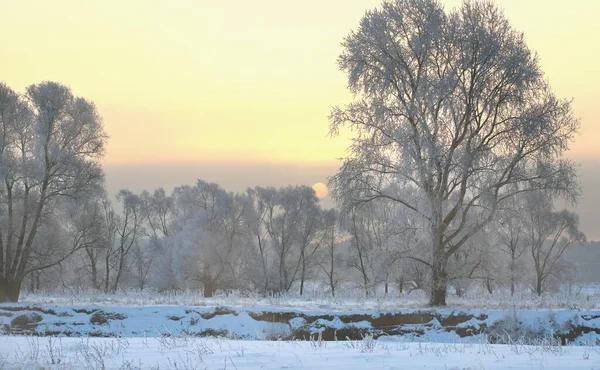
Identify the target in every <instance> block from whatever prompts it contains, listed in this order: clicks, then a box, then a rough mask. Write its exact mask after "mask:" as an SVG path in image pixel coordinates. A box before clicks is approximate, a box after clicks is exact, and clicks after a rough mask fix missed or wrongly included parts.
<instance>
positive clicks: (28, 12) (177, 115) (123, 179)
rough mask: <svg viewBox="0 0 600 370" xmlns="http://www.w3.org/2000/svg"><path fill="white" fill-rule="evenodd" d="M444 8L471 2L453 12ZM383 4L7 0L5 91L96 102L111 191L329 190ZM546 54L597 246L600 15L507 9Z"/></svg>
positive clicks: (1, 58) (593, 9)
mask: <svg viewBox="0 0 600 370" xmlns="http://www.w3.org/2000/svg"><path fill="white" fill-rule="evenodd" d="M442 2H443V3H444V4H445V5H446V7H447V8H451V7H454V6H456V5H458V4H460V1H458V0H445V1H442ZM380 3H381V1H379V0H327V1H322V0H321V1H317V0H306V1H301V2H289V1H281V0H254V1H243V0H230V1H226V2H223V1H207V0H196V1H193V0H173V1H155V0H147V1H141V0H128V1H123V0H105V1H87V0H84V1H82V0H55V1H52V2H48V1H45V0H21V1H11V0H0V14H2V15H3V16H2V21H1V22H0V48H1V49H0V81H3V82H5V83H7V84H8V85H9V86H11V87H12V88H13V89H15V90H17V91H24V89H25V87H26V86H28V85H29V84H32V83H37V82H41V81H44V80H54V81H59V82H62V83H64V84H66V85H68V86H70V87H71V89H72V90H73V92H74V93H75V94H76V95H78V96H83V97H85V98H87V99H90V100H92V101H94V102H95V104H96V105H97V108H98V111H99V113H100V115H101V116H102V117H103V119H104V125H105V129H106V131H107V133H108V134H109V135H110V139H109V141H108V146H107V154H106V157H105V159H104V161H103V165H104V168H105V172H106V180H107V187H108V189H109V192H111V193H113V194H114V193H115V192H116V191H117V190H118V189H120V188H130V189H131V190H133V191H141V190H143V189H149V190H151V189H155V188H157V187H160V186H163V187H165V188H166V189H167V190H170V189H172V188H173V187H174V186H178V185H182V184H191V183H193V182H194V181H195V179H197V178H201V179H203V180H206V181H213V182H217V183H219V184H220V185H222V186H223V187H225V188H226V189H229V190H234V191H240V190H243V189H245V188H246V187H247V186H255V185H271V186H284V185H288V184H306V185H312V184H314V183H317V182H326V181H327V177H328V176H330V175H333V174H334V173H335V172H336V170H337V168H338V167H339V162H338V161H337V160H336V159H337V158H340V157H343V156H344V155H345V149H346V147H347V146H348V144H349V136H348V135H346V134H343V135H341V136H340V137H336V138H332V137H330V136H328V131H329V122H328V119H327V116H328V114H329V111H330V109H331V107H333V106H335V105H343V104H345V103H347V102H349V101H350V100H351V98H352V97H351V95H350V93H349V92H348V91H347V89H346V86H347V80H346V76H345V75H344V73H342V72H341V71H339V70H338V68H337V64H336V59H337V56H338V55H339V53H340V52H341V46H340V43H341V41H342V40H343V38H344V37H345V36H346V35H348V33H349V32H350V31H351V30H353V29H356V28H357V26H358V23H359V21H360V18H361V17H362V15H363V14H364V12H365V11H366V10H367V9H372V8H374V7H377V6H379V5H380ZM497 3H498V4H500V6H501V7H502V8H504V10H505V14H506V15H507V17H508V18H509V20H510V21H511V24H512V25H513V26H514V27H515V28H516V29H517V30H520V31H523V32H524V34H525V36H526V38H527V42H528V44H529V46H530V47H531V48H532V49H533V50H536V51H537V53H538V54H539V57H540V60H541V65H542V69H543V70H544V71H545V73H546V77H547V79H548V80H549V82H550V84H551V85H552V87H553V90H554V91H555V92H556V94H557V95H558V96H559V97H563V98H573V99H574V101H573V107H574V112H575V115H576V116H577V117H579V118H580V119H581V122H582V126H581V134H580V135H579V136H578V137H577V138H576V141H575V142H574V143H573V144H572V147H571V150H570V152H569V153H568V155H569V157H570V158H572V159H573V160H575V161H576V162H578V163H581V167H580V176H581V182H582V185H583V197H582V199H581V200H580V203H579V205H578V207H577V209H576V211H577V212H578V213H579V215H580V218H581V226H582V229H583V231H584V232H586V234H587V235H588V238H590V239H600V227H598V224H597V220H599V219H600V190H599V189H600V145H597V140H598V138H600V125H598V124H597V122H596V121H597V119H598V117H599V116H600V113H599V112H598V110H597V109H596V106H597V104H598V101H600V100H599V98H600V63H598V60H600V43H598V39H599V38H600V22H597V19H596V18H597V14H600V2H599V1H595V0H571V1H569V2H564V1H554V0H545V1H544V0H527V1H522V0H497Z"/></svg>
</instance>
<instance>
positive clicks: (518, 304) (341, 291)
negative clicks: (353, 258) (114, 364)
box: [19, 283, 600, 311]
mask: <svg viewBox="0 0 600 370" xmlns="http://www.w3.org/2000/svg"><path fill="white" fill-rule="evenodd" d="M304 289H305V290H304V295H302V296H299V295H297V294H295V293H296V292H297V290H292V291H291V292H290V293H286V294H279V295H275V296H270V297H263V296H262V295H259V294H253V293H245V294H241V293H238V292H233V293H229V294H224V293H221V294H218V295H217V296H215V297H213V298H204V297H203V296H202V292H200V291H178V292H162V293H157V292H153V291H142V292H139V291H128V292H125V293H117V294H110V293H109V294H104V293H101V292H97V291H91V292H81V291H76V292H75V291H73V292H68V291H65V292H64V293H63V294H60V295H57V294H56V293H49V294H44V293H36V294H30V293H27V292H23V294H22V295H21V298H20V299H19V302H20V303H27V304H55V305H104V306H157V305H186V306H208V307H215V306H227V307H249V306H255V307H256V306H268V307H279V308H295V309H302V310H315V309H317V310H334V311H335V310H342V311H348V310H365V309H374V310H383V309H399V308H423V307H427V303H428V301H429V297H428V296H427V294H426V293H425V292H423V291H420V290H417V291H414V292H412V293H402V294H400V295H398V294H396V293H395V292H392V293H391V294H389V295H387V296H386V295H385V294H384V293H383V290H382V288H381V287H379V289H378V290H377V291H376V292H375V293H376V294H375V296H373V295H372V296H370V297H365V294H364V291H363V290H362V289H361V288H359V287H356V286H353V285H347V286H341V287H339V288H338V289H337V290H336V292H337V294H336V297H332V296H331V293H330V292H329V291H327V289H325V288H324V287H323V285H322V284H315V283H307V284H306V286H305V288H304ZM447 302H448V306H449V307H452V308H466V309H472V308H479V309H581V310H594V309H600V285H597V284H581V285H569V286H564V287H563V288H562V289H561V290H560V291H558V292H555V293H547V294H543V295H542V296H538V295H536V294H534V293H532V292H531V291H530V290H528V289H526V288H525V287H523V288H522V289H520V290H519V291H518V292H517V293H516V294H515V295H511V294H510V292H508V291H506V290H504V291H503V290H497V291H495V292H494V294H493V295H490V294H488V293H487V291H485V290H481V289H472V290H470V291H468V292H467V293H465V295H464V296H462V297H458V296H456V295H454V294H449V295H448V298H447Z"/></svg>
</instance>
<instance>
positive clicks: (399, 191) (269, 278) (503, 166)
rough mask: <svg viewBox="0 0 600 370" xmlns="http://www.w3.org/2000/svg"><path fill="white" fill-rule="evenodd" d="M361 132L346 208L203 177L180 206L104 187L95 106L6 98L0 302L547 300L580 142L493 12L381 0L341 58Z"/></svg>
mask: <svg viewBox="0 0 600 370" xmlns="http://www.w3.org/2000/svg"><path fill="white" fill-rule="evenodd" d="M338 63H339V67H340V69H341V70H342V71H344V72H346V73H347V75H348V86H349V89H350V91H351V92H352V93H353V95H354V98H355V99H354V101H353V102H351V103H350V104H348V105H347V106H344V107H335V108H333V109H332V111H331V115H330V124H331V132H332V133H333V134H335V133H337V132H338V130H340V128H349V129H350V130H351V131H352V132H353V138H352V143H351V146H350V148H349V150H348V153H349V155H348V156H347V157H346V158H344V159H343V163H342V166H341V168H340V170H339V172H338V173H337V174H336V175H334V176H333V177H332V179H331V181H330V185H331V188H332V194H333V199H334V201H335V203H336V206H337V210H324V209H322V208H321V207H320V205H319V202H318V199H317V198H316V197H315V194H314V192H313V190H312V189H311V188H309V187H306V186H301V185H298V186H289V187H285V188H279V189H275V188H268V187H256V188H249V189H247V191H245V192H242V193H232V192H228V191H226V190H224V189H222V188H221V187H220V186H219V185H217V184H212V183H208V182H205V181H202V180H198V182H197V183H196V184H194V185H193V186H181V187H178V188H176V189H175V190H174V191H173V193H172V194H170V195H169V194H166V192H165V191H164V190H162V189H158V190H156V191H154V192H152V193H150V192H142V193H141V194H134V193H133V192H131V191H129V190H121V191H120V192H119V193H118V195H117V196H116V199H114V201H116V203H113V200H111V199H109V198H110V197H108V196H107V195H106V194H105V191H104V190H103V174H102V170H101V168H100V165H99V159H100V158H101V157H102V155H103V152H104V144H105V142H106V135H105V134H104V131H103V128H102V122H101V119H100V117H99V115H98V114H97V112H96V109H95V107H94V105H93V103H91V102H89V101H87V100H85V99H83V98H79V97H75V96H73V94H72V93H71V91H70V89H69V88H67V87H65V86H63V85H61V84H58V83H54V82H43V83H40V84H35V85H31V86H29V87H28V88H27V89H26V92H25V93H24V94H22V95H19V94H17V93H15V92H14V91H12V90H11V89H10V88H9V87H8V86H6V85H4V84H0V301H7V300H9V301H16V300H18V298H19V293H20V291H21V288H22V285H23V283H24V282H25V283H27V286H28V287H29V289H31V290H34V291H35V290H37V289H42V288H43V289H49V288H56V287H61V286H62V287H64V288H65V289H72V290H76V291H79V290H87V289H95V290H101V291H104V292H117V291H120V290H128V289H133V288H135V289H140V290H142V289H154V290H157V291H171V290H189V289H192V290H197V289H201V290H202V291H203V292H204V295H205V296H207V297H210V296H212V295H213V294H214V293H215V292H217V291H232V290H238V291H251V292H258V293H261V294H276V293H283V292H290V291H297V292H298V294H300V295H302V294H303V293H304V291H305V288H306V284H307V283H308V282H311V283H313V282H320V283H321V284H323V286H325V287H327V289H328V290H329V291H330V292H331V294H332V295H334V294H336V292H338V291H339V287H340V285H341V284H345V283H354V284H358V286H360V287H362V289H364V292H365V294H366V295H370V294H374V292H375V290H376V289H377V288H379V287H383V289H384V292H385V293H389V292H390V291H389V290H390V287H391V286H395V287H397V289H398V290H399V291H405V290H408V291H410V290H414V289H422V290H424V291H426V292H428V294H429V296H430V300H429V303H430V304H431V305H434V306H435V305H445V304H446V296H447V294H448V289H449V288H451V291H453V292H454V293H455V294H458V295H461V294H464V292H466V291H467V290H468V289H469V288H470V286H472V285H473V284H481V286H483V287H485V289H487V291H488V292H489V293H490V294H493V292H494V291H495V290H496V289H498V288H506V289H510V291H511V292H512V293H514V292H515V291H516V290H517V289H520V288H521V287H523V286H526V287H529V288H530V289H531V290H532V291H534V292H536V293H537V294H541V293H543V292H544V291H547V290H548V289H551V287H552V286H555V285H557V284H559V283H560V282H561V281H562V280H564V279H565V278H567V277H568V275H569V273H570V271H572V269H571V268H570V266H569V265H568V264H567V263H565V260H564V259H563V255H564V253H565V250H566V249H567V248H568V247H569V246H570V245H572V244H573V243H576V242H579V241H584V240H585V236H584V235H583V234H582V233H581V232H580V231H579V229H578V223H579V221H578V218H577V216H576V215H575V214H573V213H571V212H568V211H557V210H555V209H554V204H555V202H556V200H558V199H566V200H568V201H570V202H572V203H574V202H576V201H577V199H578V197H579V193H580V190H579V184H578V181H577V177H576V170H575V165H574V164H573V163H572V162H571V161H569V160H568V159H566V158H565V156H564V153H565V152H566V150H567V149H568V147H569V144H570V143H571V141H572V140H573V137H574V135H575V134H576V133H577V131H578V129H579V120H577V119H576V118H575V117H574V116H573V113H572V109H571V102H570V101H567V100H563V99H559V98H558V97H556V96H555V95H554V93H553V92H552V90H551V89H550V86H549V85H548V82H547V80H546V78H545V76H544V74H543V71H542V70H541V68H540V65H539V61H538V58H537V56H536V54H535V53H534V52H532V51H531V50H530V49H529V48H528V46H527V45H526V43H525V38H524V36H523V35H522V34H521V33H519V32H517V31H515V30H514V29H513V28H512V27H511V26H510V24H509V22H508V20H507V19H506V17H505V16H504V15H503V14H502V11H501V10H500V9H499V8H498V7H497V6H496V5H494V4H493V3H491V2H478V1H465V2H464V3H463V4H462V6H461V7H460V8H457V9H455V10H452V11H449V12H447V11H445V10H444V8H443V7H442V6H441V4H440V3H438V2H437V1H435V0H418V1H415V0H395V1H386V2H384V3H383V5H382V6H381V8H378V9H375V10H372V11H369V12H367V13H366V14H365V15H364V17H363V18H362V20H361V22H360V25H359V27H358V29H357V30H356V31H352V32H351V33H350V35H349V36H348V37H346V38H345V40H344V42H343V44H342V53H341V55H340V57H339V59H338Z"/></svg>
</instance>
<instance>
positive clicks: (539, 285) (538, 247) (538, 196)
mask: <svg viewBox="0 0 600 370" xmlns="http://www.w3.org/2000/svg"><path fill="white" fill-rule="evenodd" d="M525 220H526V221H525V222H526V226H527V242H528V243H529V247H530V248H529V250H530V252H531V256H532V258H533V267H534V269H535V271H534V272H535V284H534V288H533V290H534V292H535V293H537V294H538V295H541V294H542V293H543V292H544V291H545V290H546V288H547V284H548V282H549V280H550V279H551V278H554V279H556V280H557V281H559V282H560V281H562V279H563V277H562V276H561V269H560V267H561V266H560V262H561V259H562V256H563V254H564V252H565V250H566V249H567V248H568V247H569V246H570V245H572V244H573V243H575V242H585V239H586V238H585V235H584V234H583V233H582V232H581V231H579V217H577V215H576V214H574V213H572V212H568V211H566V210H563V211H560V212H554V211H553V199H552V197H551V196H549V195H548V194H546V193H543V192H535V193H531V194H528V196H527V211H526V218H525Z"/></svg>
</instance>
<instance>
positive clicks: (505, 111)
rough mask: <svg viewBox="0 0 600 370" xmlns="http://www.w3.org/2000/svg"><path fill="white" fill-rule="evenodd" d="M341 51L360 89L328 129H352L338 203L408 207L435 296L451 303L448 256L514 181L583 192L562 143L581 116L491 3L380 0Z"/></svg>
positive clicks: (519, 185) (354, 87)
mask: <svg viewBox="0 0 600 370" xmlns="http://www.w3.org/2000/svg"><path fill="white" fill-rule="evenodd" d="M338 62H339V67H340V69H341V70H343V71H344V72H346V73H347V74H348V86H349V89H350V91H351V92H352V93H353V94H354V96H355V101H354V102H352V103H350V104H349V105H347V106H345V107H342V108H340V107H336V108H333V110H332V112H331V116H330V121H331V130H332V132H333V133H334V134H335V133H336V132H338V130H339V128H340V127H349V128H350V129H351V130H352V132H353V133H354V134H355V136H354V138H353V142H352V145H351V147H350V155H349V156H348V157H347V158H345V159H344V162H343V165H342V167H341V169H340V171H339V172H338V174H336V175H335V176H334V177H333V178H332V184H333V188H334V189H333V194H334V197H335V199H336V200H337V201H338V202H339V203H340V205H341V206H342V208H343V209H350V208H352V207H353V206H355V205H357V204H360V203H364V202H369V201H372V200H374V199H378V198H387V199H389V200H392V201H394V202H396V203H397V204H398V205H400V206H403V207H406V208H407V209H408V210H410V211H412V212H413V216H414V217H415V218H418V219H419V220H420V221H419V224H420V225H422V228H423V229H422V231H423V233H422V234H423V235H424V236H425V238H426V240H428V243H427V245H429V248H428V249H429V253H428V254H429V258H428V260H423V261H422V262H424V263H425V264H426V265H427V266H429V267H430V270H431V283H430V304H431V305H444V304H445V303H446V287H447V278H448V276H447V271H446V267H447V263H448V260H449V258H450V257H451V256H452V255H454V254H455V253H456V252H457V251H458V250H460V249H461V248H462V247H463V246H465V244H466V243H467V242H468V241H469V239H470V238H472V237H473V236H474V235H476V234H477V233H478V232H480V231H481V230H482V229H483V228H484V227H485V226H486V225H487V224H489V223H490V222H491V221H492V220H493V218H494V214H495V212H496V210H497V209H498V207H499V206H502V204H503V203H504V202H506V201H508V200H509V199H510V198H511V197H513V196H514V195H515V194H516V193H518V192H519V191H522V190H515V189H528V190H540V189H541V190H544V191H552V192H559V193H561V195H565V196H569V197H571V198H572V199H574V198H575V197H576V195H577V192H578V190H577V183H576V178H575V170H574V166H573V164H572V163H570V162H569V161H568V160H566V159H564V157H563V154H564V152H565V150H567V147H568V143H569V142H570V141H571V140H572V139H573V136H574V134H575V133H576V131H577V130H578V127H579V122H578V120H577V119H575V118H574V117H573V115H572V112H571V104H570V102H569V101H566V100H562V99H559V98H557V97H556V96H555V95H554V93H553V92H552V90H551V89H550V86H549V85H548V83H547V81H546V79H545V77H544V74H543V72H542V70H541V69H540V65H539V62H538V59H537V56H536V54H535V53H534V52H532V51H531V50H530V49H529V48H528V46H527V45H526V42H525V38H524V36H523V34H522V33H519V32H517V31H515V30H514V29H513V28H512V27H511V26H510V24H509V22H508V20H507V19H506V17H505V16H504V15H503V13H502V11H501V10H499V9H498V7H497V6H496V5H494V4H493V3H491V2H476V1H465V2H464V3H463V4H462V6H461V7H460V8H459V9H457V10H454V11H450V12H446V11H445V10H444V8H443V7H442V6H441V4H440V3H439V2H438V1H435V0H396V1H389V2H385V3H384V4H383V6H382V7H381V8H379V9H376V10H372V11H369V12H367V13H366V14H365V16H364V17H363V18H362V20H361V22H360V26H359V28H358V29H357V30H356V31H353V32H351V33H350V35H349V36H348V37H347V38H346V39H345V40H344V42H343V51H342V53H341V55H340V57H339V60H338ZM390 184H395V188H397V189H402V188H404V191H402V192H394V191H389V190H386V189H393V187H392V188H391V187H389V185H390ZM406 189H410V190H412V191H406ZM403 194H414V195H415V196H405V195H403Z"/></svg>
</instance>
